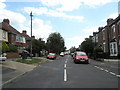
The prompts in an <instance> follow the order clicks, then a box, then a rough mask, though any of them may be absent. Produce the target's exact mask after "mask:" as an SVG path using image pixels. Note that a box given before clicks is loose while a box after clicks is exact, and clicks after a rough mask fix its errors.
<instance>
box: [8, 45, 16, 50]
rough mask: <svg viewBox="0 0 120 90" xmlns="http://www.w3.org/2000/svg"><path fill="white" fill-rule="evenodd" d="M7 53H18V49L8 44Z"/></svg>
mask: <svg viewBox="0 0 120 90" xmlns="http://www.w3.org/2000/svg"><path fill="white" fill-rule="evenodd" d="M8 46H9V52H18V48H17V47H16V46H15V45H13V44H9V45H8Z"/></svg>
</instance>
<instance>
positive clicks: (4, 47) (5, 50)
mask: <svg viewBox="0 0 120 90" xmlns="http://www.w3.org/2000/svg"><path fill="white" fill-rule="evenodd" d="M8 51H9V46H8V45H7V44H6V43H5V42H4V41H2V52H3V53H4V52H8Z"/></svg>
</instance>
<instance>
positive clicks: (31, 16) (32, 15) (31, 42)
mask: <svg viewBox="0 0 120 90" xmlns="http://www.w3.org/2000/svg"><path fill="white" fill-rule="evenodd" d="M30 17H31V48H30V56H31V58H32V17H33V15H32V12H31V13H30Z"/></svg>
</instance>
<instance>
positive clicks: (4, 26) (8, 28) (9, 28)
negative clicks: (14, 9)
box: [2, 22, 21, 34]
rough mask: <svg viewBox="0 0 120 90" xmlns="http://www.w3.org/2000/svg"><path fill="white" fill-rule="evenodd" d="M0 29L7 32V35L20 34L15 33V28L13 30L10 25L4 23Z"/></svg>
mask: <svg viewBox="0 0 120 90" xmlns="http://www.w3.org/2000/svg"><path fill="white" fill-rule="evenodd" d="M2 29H5V30H8V32H9V33H13V34H21V33H20V32H19V31H17V30H16V29H15V28H13V27H12V26H11V25H9V24H8V23H6V22H2Z"/></svg>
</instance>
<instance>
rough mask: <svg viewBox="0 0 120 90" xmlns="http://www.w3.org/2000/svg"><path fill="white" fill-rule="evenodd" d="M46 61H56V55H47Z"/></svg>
mask: <svg viewBox="0 0 120 90" xmlns="http://www.w3.org/2000/svg"><path fill="white" fill-rule="evenodd" d="M47 59H56V53H49V54H48V55H47Z"/></svg>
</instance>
